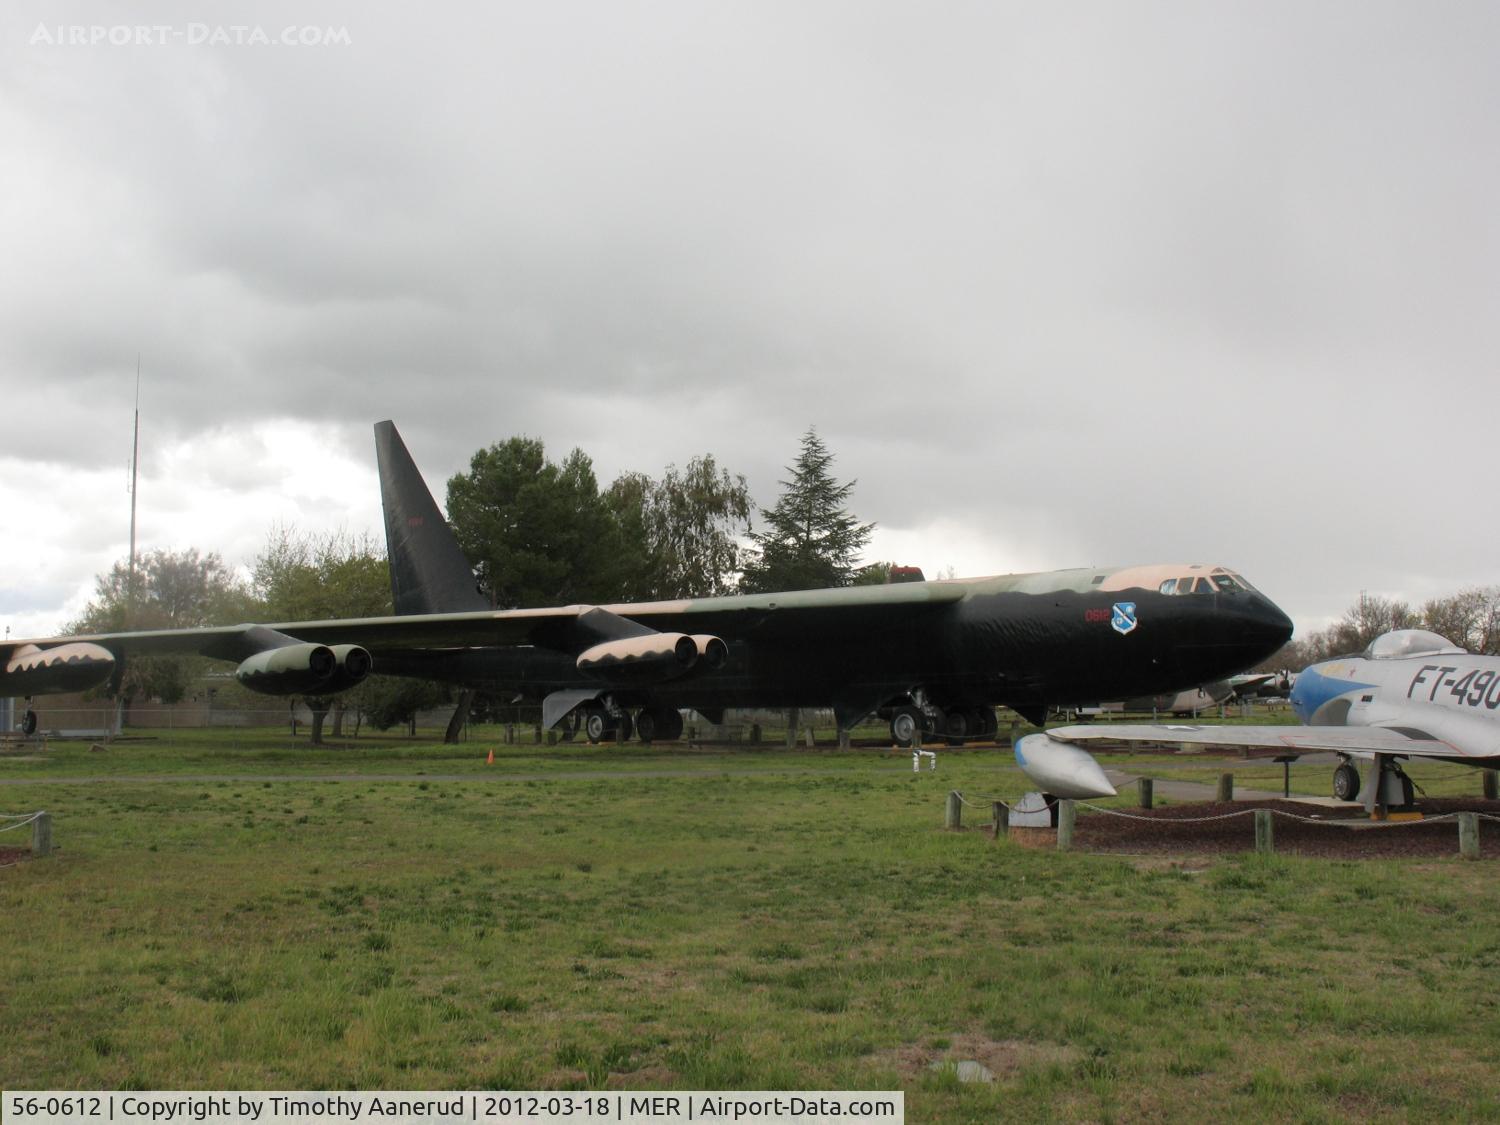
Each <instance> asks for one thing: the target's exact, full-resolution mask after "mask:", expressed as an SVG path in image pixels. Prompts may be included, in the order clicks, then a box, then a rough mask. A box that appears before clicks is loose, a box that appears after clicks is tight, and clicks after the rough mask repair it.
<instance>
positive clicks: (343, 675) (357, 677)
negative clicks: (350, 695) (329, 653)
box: [319, 645, 375, 691]
mask: <svg viewBox="0 0 1500 1125" xmlns="http://www.w3.org/2000/svg"><path fill="white" fill-rule="evenodd" d="M333 657H334V659H335V660H337V661H338V668H337V670H336V671H335V672H334V674H333V676H332V677H331V678H330V680H329V682H328V683H327V684H326V685H325V686H324V687H322V688H320V689H319V690H320V691H344V690H345V689H347V688H352V687H354V686H355V685H356V684H359V683H361V682H362V681H363V680H364V678H365V677H366V676H368V675H369V674H370V669H371V668H372V667H374V664H375V662H374V661H373V660H372V659H371V658H370V653H369V652H368V650H366V649H363V648H361V647H360V646H359V645H334V646H333Z"/></svg>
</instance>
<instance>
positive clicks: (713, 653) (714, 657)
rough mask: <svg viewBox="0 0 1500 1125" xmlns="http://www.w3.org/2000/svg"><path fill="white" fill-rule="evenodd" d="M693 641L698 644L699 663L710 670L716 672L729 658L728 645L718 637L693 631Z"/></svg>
mask: <svg viewBox="0 0 1500 1125" xmlns="http://www.w3.org/2000/svg"><path fill="white" fill-rule="evenodd" d="M693 643H694V644H695V645H697V646H698V661H699V663H700V664H701V665H702V666H703V667H704V668H705V669H706V670H708V671H710V672H717V671H718V670H719V669H720V668H722V667H724V664H725V662H726V661H727V660H728V659H729V646H728V645H726V644H725V643H724V642H723V640H722V639H720V638H719V637H714V636H710V635H709V634H707V633H694V634H693Z"/></svg>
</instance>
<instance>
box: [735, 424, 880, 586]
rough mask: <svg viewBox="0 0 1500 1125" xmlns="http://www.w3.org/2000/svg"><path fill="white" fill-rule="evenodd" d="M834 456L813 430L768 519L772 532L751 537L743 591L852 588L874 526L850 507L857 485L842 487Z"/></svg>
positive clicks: (803, 442) (766, 521) (766, 518)
mask: <svg viewBox="0 0 1500 1125" xmlns="http://www.w3.org/2000/svg"><path fill="white" fill-rule="evenodd" d="M832 464H833V454H832V453H830V452H829V451H828V447H827V446H826V445H824V444H823V441H822V439H821V438H819V437H818V434H817V431H816V430H814V429H812V428H809V429H808V431H807V433H805V434H803V435H802V452H801V453H799V454H798V455H797V459H796V460H795V461H794V462H792V464H790V465H788V466H787V470H788V471H789V472H790V473H791V480H784V481H781V482H779V483H780V484H781V488H782V492H781V498H780V499H779V500H778V501H777V502H776V506H775V507H774V508H771V509H770V510H768V511H766V512H765V513H764V516H765V524H766V529H765V530H764V531H760V532H756V533H754V534H752V535H751V536H750V539H751V541H752V542H753V544H754V546H753V547H752V548H751V550H750V551H749V552H748V557H747V558H746V560H745V568H744V572H743V574H742V576H741V578H740V589H741V590H743V591H745V592H746V593H765V592H768V591H772V590H812V589H821V588H826V587H830V586H848V585H849V584H850V583H851V582H852V581H853V580H854V573H855V570H856V568H857V567H856V564H857V558H858V555H859V552H860V550H861V549H862V548H863V547H864V545H865V544H866V543H867V542H869V539H870V533H871V532H872V531H874V530H875V525H874V524H873V523H860V522H859V521H858V520H857V519H855V517H854V516H852V515H851V514H850V513H849V511H848V509H847V508H845V506H844V504H845V502H846V501H847V500H848V499H849V493H850V492H852V491H853V490H854V485H855V482H854V481H849V482H848V483H846V484H840V483H839V482H838V481H837V480H835V479H834V478H833V474H832V473H831V472H830V471H829V467H830V466H831V465H832Z"/></svg>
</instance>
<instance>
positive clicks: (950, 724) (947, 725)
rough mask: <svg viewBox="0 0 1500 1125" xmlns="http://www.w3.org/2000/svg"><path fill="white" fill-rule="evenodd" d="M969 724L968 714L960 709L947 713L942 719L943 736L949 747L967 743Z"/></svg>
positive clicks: (970, 720) (970, 719)
mask: <svg viewBox="0 0 1500 1125" xmlns="http://www.w3.org/2000/svg"><path fill="white" fill-rule="evenodd" d="M971 722H972V718H971V715H970V713H969V712H968V711H965V710H963V709H962V708H960V709H958V710H954V711H949V712H948V714H947V715H946V716H945V717H944V718H943V734H945V735H946V736H947V738H948V745H949V746H962V745H963V744H964V742H965V741H967V736H968V734H969V731H970V729H971V727H970V724H971Z"/></svg>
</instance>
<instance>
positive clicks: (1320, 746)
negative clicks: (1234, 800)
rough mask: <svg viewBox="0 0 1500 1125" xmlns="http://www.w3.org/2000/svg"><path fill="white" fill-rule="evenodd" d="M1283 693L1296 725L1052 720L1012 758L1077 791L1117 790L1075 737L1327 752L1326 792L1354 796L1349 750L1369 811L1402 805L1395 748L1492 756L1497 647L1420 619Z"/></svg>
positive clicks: (1406, 786) (1460, 760) (1416, 754)
mask: <svg viewBox="0 0 1500 1125" xmlns="http://www.w3.org/2000/svg"><path fill="white" fill-rule="evenodd" d="M1291 702H1292V709H1293V710H1294V711H1296V713H1297V717H1298V718H1299V719H1301V720H1302V722H1303V723H1304V724H1306V725H1304V726H1300V727H1295V726H1195V725H1187V724H1172V723H1139V724H1134V723H1118V724H1109V723H1100V724H1096V725H1091V726H1072V727H1057V728H1054V729H1053V730H1049V731H1046V732H1045V733H1042V734H1031V735H1027V736H1026V737H1025V738H1022V739H1021V740H1020V741H1019V742H1018V743H1017V744H1016V749H1015V753H1016V761H1017V763H1018V764H1019V765H1020V766H1021V769H1022V770H1023V771H1024V772H1025V773H1026V775H1027V776H1028V777H1030V778H1031V780H1032V781H1033V782H1035V783H1036V784H1037V785H1039V786H1041V787H1042V789H1043V790H1044V791H1046V792H1047V793H1050V794H1052V795H1054V796H1058V797H1073V798H1085V799H1086V798H1089V797H1108V796H1113V795H1114V792H1115V788H1114V786H1113V785H1111V784H1110V782H1109V779H1108V778H1106V777H1105V776H1104V771H1103V770H1102V769H1100V768H1099V764H1098V762H1096V761H1095V760H1094V758H1093V756H1092V755H1091V754H1089V753H1088V752H1087V751H1086V750H1084V749H1083V746H1084V745H1085V744H1087V743H1090V742H1125V743H1141V742H1185V743H1189V744H1194V745H1200V746H1220V747H1248V748H1252V749H1268V750H1277V751H1280V752H1281V753H1284V754H1302V753H1313V752H1318V751H1322V752H1331V753H1334V754H1337V755H1339V757H1340V759H1341V761H1340V764H1339V765H1338V767H1337V768H1336V769H1335V770H1334V773H1333V795H1334V796H1335V797H1337V798H1339V799H1340V800H1344V801H1353V800H1355V799H1356V798H1358V797H1360V796H1361V779H1360V775H1359V771H1358V769H1357V768H1356V767H1355V766H1354V764H1353V761H1354V760H1364V761H1366V762H1368V763H1369V764H1370V768H1369V770H1368V775H1369V776H1367V778H1366V779H1365V782H1364V785H1363V798H1362V799H1363V801H1364V804H1365V807H1366V808H1367V809H1369V810H1370V811H1372V812H1373V811H1375V809H1376V807H1377V806H1379V807H1381V808H1400V807H1406V806H1409V805H1411V803H1412V783H1411V779H1410V778H1408V777H1407V776H1406V774H1405V773H1404V772H1403V771H1402V769H1401V765H1400V763H1401V761H1402V760H1405V759H1410V758H1430V759H1433V760H1435V761H1440V762H1455V763H1457V764H1459V765H1465V766H1476V767H1480V768H1484V769H1496V768H1500V657H1495V656H1474V655H1471V654H1470V653H1468V652H1466V651H1464V650H1463V649H1462V648H1459V647H1458V646H1457V645H1455V644H1454V643H1453V642H1452V641H1450V640H1448V639H1447V638H1446V637H1442V636H1439V635H1438V634H1437V633H1432V632H1429V631H1427V630H1425V629H1398V630H1396V631H1395V632H1391V633H1386V634H1384V635H1382V636H1380V637H1377V638H1375V640H1374V641H1372V642H1371V643H1370V646H1369V647H1368V648H1367V649H1365V651H1364V652H1363V653H1362V654H1360V655H1358V656H1341V657H1338V658H1336V659H1334V660H1327V661H1324V662H1322V663H1320V664H1314V665H1312V666H1310V667H1309V668H1307V669H1306V670H1305V671H1303V672H1301V673H1299V674H1298V676H1297V678H1296V682H1295V683H1294V684H1293V685H1292V691H1291Z"/></svg>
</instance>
